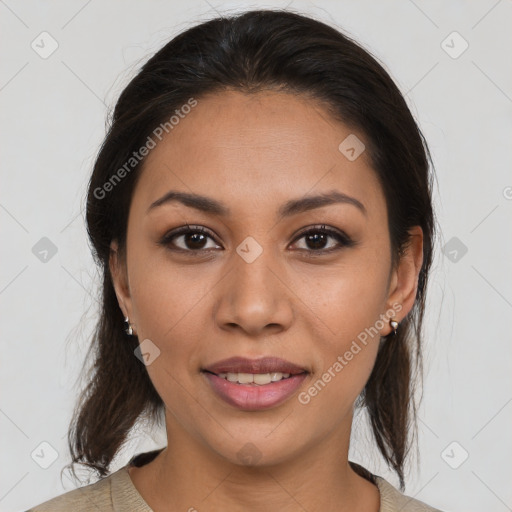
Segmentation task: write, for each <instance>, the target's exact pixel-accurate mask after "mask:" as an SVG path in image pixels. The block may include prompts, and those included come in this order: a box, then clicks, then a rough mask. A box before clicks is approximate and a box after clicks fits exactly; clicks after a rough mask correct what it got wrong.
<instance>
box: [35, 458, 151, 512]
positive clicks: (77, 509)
mask: <svg viewBox="0 0 512 512" xmlns="http://www.w3.org/2000/svg"><path fill="white" fill-rule="evenodd" d="M127 506H128V508H126V507H127ZM70 510H73V512H88V511H94V512H98V511H100V510H101V511H102V512H110V511H112V512H116V511H121V510H132V511H133V512H151V509H150V508H149V507H148V505H147V504H146V502H145V501H144V500H143V499H142V497H141V496H140V494H139V493H138V492H137V490H136V489H135V487H134V486H133V485H132V483H131V479H130V475H129V474H128V471H127V467H126V466H124V467H122V468H121V469H119V470H117V471H116V472H114V473H112V474H111V475H109V476H107V477H104V478H102V479H101V480H98V481H97V482H96V483H93V484H89V485H86V486H84V487H80V488H78V489H74V490H72V491H69V492H67V493H65V494H62V495H61V496H57V497H56V498H53V499H51V500H49V501H45V502H44V503H41V504H40V505H36V506H35V507H32V508H31V509H29V510H27V511H26V512H69V511H70Z"/></svg>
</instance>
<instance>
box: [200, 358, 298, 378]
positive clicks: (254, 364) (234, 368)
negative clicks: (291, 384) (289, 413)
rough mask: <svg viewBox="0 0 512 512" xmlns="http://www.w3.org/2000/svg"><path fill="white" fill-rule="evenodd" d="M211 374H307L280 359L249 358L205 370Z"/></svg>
mask: <svg viewBox="0 0 512 512" xmlns="http://www.w3.org/2000/svg"><path fill="white" fill-rule="evenodd" d="M203 370H204V371H207V372H210V373H215V374H219V373H274V372H281V373H289V374H292V375H293V374H295V375H296V374H299V373H307V370H306V369H305V368H302V367H301V366H298V365H296V364H294V363H291V362H290V361H286V360H284V359H280V358H278V357H263V358H260V359H249V358H247V357H230V358H229V359H223V360H222V361H217V362H216V363H214V364H212V365H209V366H207V367H205V368H203Z"/></svg>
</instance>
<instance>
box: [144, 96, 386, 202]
mask: <svg viewBox="0 0 512 512" xmlns="http://www.w3.org/2000/svg"><path fill="white" fill-rule="evenodd" d="M364 139H365V137H364V134H362V133H360V132H359V131H354V130H351V129H350V128H349V127H347V126H345V125H344V124H343V123H341V122H339V121H337V120H335V119H333V118H332V117H331V116H330V114H329V113H328V112H327V110H326V109H325V108H324V107H323V106H322V105H321V104H320V103H319V102H317V101H315V100H311V99H309V98H307V97H305V96H298V95H294V94H291V93H285V92H278V91H265V92H258V93H253V94H246V93H242V92H238V91H225V92H221V93H217V94H211V95H208V96H205V97H203V98H199V99H197V105H196V106H195V107H194V108H193V109H191V110H190V112H189V113H188V114H186V115H182V116H181V118H180V120H179V123H178V124H177V125H175V126H174V127H173V129H172V130H171V131H169V133H168V134H167V135H165V136H164V137H163V138H162V140H161V141H160V142H158V143H157V144H156V147H155V148H154V149H152V150H151V151H150V153H149V155H148V156H147V157H146V161H145V163H144V167H143V171H142V176H141V178H140V180H139V182H138V185H137V191H136V192H137V193H136V194H135V196H136V197H134V202H135V201H137V203H140V204H141V205H143V204H145V205H149V204H150V203H151V202H153V201H154V200H155V199H157V198H158V197H160V196H161V195H162V194H164V193H166V192H167V190H168V189H171V188H172V189H178V190H182V191H187V192H194V193H198V194H203V195H209V196H214V197H221V196H222V197H223V198H225V197H226V196H228V197H229V201H230V203H232V204H235V203H239V204H240V205H241V206H242V205H243V204H246V203H247V201H249V202H251V203H254V204H258V203H259V204H260V205H263V204H264V203H265V202H267V201H270V202H272V200H274V201H279V202H283V201H284V200H286V199H289V198H290V197H292V196H293V197H296V196H299V197H300V196H304V195H306V194H309V193H314V192H317V193H318V192H322V191H327V190H332V189H337V190H339V191H340V192H343V193H345V194H349V195H351V196H355V197H357V198H358V199H360V200H361V202H363V203H365V204H366V203H367V202H373V203H375V202H377V203H379V201H380V203H381V204H375V207H376V208H379V207H380V208H381V207H382V202H383V197H382V192H381V190H380V186H379V184H378V180H377V178H376V175H375V172H374V171H373V169H372V168H371V166H370V163H369V162H370V159H369V156H368V155H367V154H366V152H365V151H364V150H363V151H362V153H361V154H360V156H359V157H357V158H356V159H353V158H347V153H346V152H344V150H345V149H346V146H347V144H346V143H344V141H347V140H348V141H349V144H348V145H349V146H350V145H352V146H354V141H355V144H356V145H357V144H364ZM357 141H359V142H357ZM340 144H341V145H342V146H341V149H342V150H340ZM362 147H363V146H362V145H360V146H356V147H355V150H356V151H358V152H359V151H361V148H362ZM349 149H350V148H349ZM348 156H351V154H350V153H348ZM235 209H236V208H235Z"/></svg>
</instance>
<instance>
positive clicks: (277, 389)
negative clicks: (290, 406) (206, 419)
mask: <svg viewBox="0 0 512 512" xmlns="http://www.w3.org/2000/svg"><path fill="white" fill-rule="evenodd" d="M203 374H204V375H205V376H206V378H207V379H208V381H209V382H210V385H211V386H212V388H213V390H214V391H215V393H217V395H218V396H219V397H220V398H221V399H222V400H224V401H225V402H227V403H228V404H230V405H232V406H234V407H237V408H239V409H243V410H245V411H260V410H262V409H269V408H270V407H276V406H278V405H280V404H282V403H283V402H284V401H286V400H287V399H288V398H290V397H291V396H292V395H293V394H294V393H295V391H296V390H297V389H298V388H299V387H300V385H301V384H302V382H303V381H304V379H305V378H306V375H307V374H306V373H301V374H299V375H292V376H290V377H288V378H287V379H282V380H280V381H277V382H271V383H270V384H263V385H261V386H260V385H255V384H252V385H251V384H238V383H237V382H229V381H228V380H226V379H224V378H222V377H218V376H217V375H214V374H213V373H208V372H203Z"/></svg>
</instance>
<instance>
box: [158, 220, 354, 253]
mask: <svg viewBox="0 0 512 512" xmlns="http://www.w3.org/2000/svg"><path fill="white" fill-rule="evenodd" d="M197 233H200V234H203V235H206V236H208V237H209V238H211V239H212V240H214V242H215V243H217V242H216V240H215V239H214V237H213V236H212V234H211V233H210V231H209V230H207V229H206V228H204V227H202V226H189V225H186V226H182V227H180V228H178V229H175V230H173V231H171V232H170V233H167V234H166V235H165V236H164V237H163V238H162V239H161V241H160V245H162V246H164V247H166V248H168V249H169V250H171V251H176V252H182V253H183V252H185V253H191V255H193V256H201V254H202V253H204V252H205V251H211V249H212V248H209V249H197V250H194V249H182V248H181V247H170V246H171V245H172V240H173V239H174V238H177V237H179V236H180V235H186V234H197ZM310 234H323V235H328V236H330V237H332V238H335V239H336V240H337V241H338V243H339V244H340V245H339V246H338V247H334V248H330V249H318V250H315V249H296V250H299V251H306V252H308V253H309V254H310V255H311V256H317V255H322V254H330V253H332V252H334V251H338V250H340V249H342V248H344V247H352V246H354V245H356V242H354V240H352V239H351V238H350V237H349V236H348V235H346V234H345V233H343V232H342V231H337V230H333V229H329V228H327V227H326V226H325V225H319V226H311V227H308V228H306V229H305V230H303V231H302V232H301V233H299V235H297V237H296V238H295V239H294V241H293V242H292V243H296V242H297V241H298V240H300V239H301V238H304V237H305V236H307V235H310ZM218 245H220V244H218Z"/></svg>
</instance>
